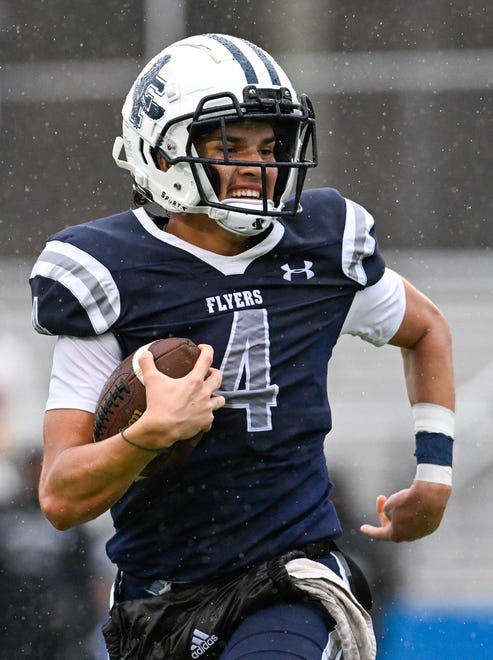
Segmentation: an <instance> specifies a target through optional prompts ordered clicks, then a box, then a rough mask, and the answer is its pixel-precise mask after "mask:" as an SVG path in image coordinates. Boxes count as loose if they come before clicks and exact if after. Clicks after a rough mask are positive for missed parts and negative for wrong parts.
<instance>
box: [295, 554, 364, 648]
mask: <svg viewBox="0 0 493 660" xmlns="http://www.w3.org/2000/svg"><path fill="white" fill-rule="evenodd" d="M286 570H287V571H288V573H289V575H290V576H291V578H292V580H293V582H294V584H295V585H296V586H297V587H298V588H299V589H302V590H303V591H306V592H307V593H309V594H311V595H312V596H314V597H315V598H317V599H318V600H319V601H320V602H321V603H322V605H324V607H325V608H326V609H327V611H328V612H329V614H330V615H331V616H332V617H333V619H334V620H335V622H336V630H337V632H338V634H339V637H340V640H341V646H342V652H343V657H344V660H375V658H376V655H377V650H376V647H377V645H376V641H375V633H374V632H373V624H372V620H371V617H370V615H369V614H368V612H367V611H366V610H365V609H364V607H362V605H360V603H359V602H358V600H357V599H356V598H355V597H354V596H353V594H352V593H351V592H350V591H349V589H348V588H347V587H346V585H345V584H344V582H343V581H342V580H341V578H340V577H339V576H338V575H337V574H336V573H334V571H332V570H331V569H330V568H328V567H327V566H324V565H323V564H319V563H318V562H316V561H312V560H311V559H292V560H291V561H289V562H288V563H287V564H286Z"/></svg>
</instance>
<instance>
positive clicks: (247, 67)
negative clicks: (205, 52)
mask: <svg viewBox="0 0 493 660" xmlns="http://www.w3.org/2000/svg"><path fill="white" fill-rule="evenodd" d="M207 36H208V37H209V38H210V39H214V41H217V42H219V43H220V44H222V45H223V46H225V47H226V48H227V49H228V50H229V52H230V53H231V55H233V57H234V58H235V60H236V61H237V62H238V64H239V65H240V66H241V68H242V69H243V72H244V74H245V78H246V81H247V83H248V84H249V85H256V84H258V78H257V74H256V73H255V69H254V68H253V65H252V63H251V62H250V60H249V59H248V58H247V56H246V55H245V54H244V53H242V52H241V50H240V49H239V48H238V46H235V44H234V43H233V42H232V41H230V40H229V39H226V38H225V37H223V36H222V35H220V34H208V35H207Z"/></svg>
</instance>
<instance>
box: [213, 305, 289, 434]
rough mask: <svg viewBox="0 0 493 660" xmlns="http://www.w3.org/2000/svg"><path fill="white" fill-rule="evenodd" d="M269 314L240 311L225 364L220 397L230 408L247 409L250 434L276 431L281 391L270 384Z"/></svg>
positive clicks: (257, 310)
mask: <svg viewBox="0 0 493 660" xmlns="http://www.w3.org/2000/svg"><path fill="white" fill-rule="evenodd" d="M269 348H270V340H269V323H268V319H267V310H265V309H249V310H242V311H237V312H235V313H234V316H233V325H232V327H231V334H230V336H229V341H228V346H227V348H226V352H225V354H224V357H223V361H222V364H221V371H222V373H223V382H222V387H221V391H220V394H222V395H223V396H224V397H225V398H226V407H227V408H245V411H246V416H247V428H248V431H270V430H271V429H272V418H271V408H272V406H276V405H277V393H278V391H279V387H278V386H277V385H274V384H272V383H271V382H270V351H269Z"/></svg>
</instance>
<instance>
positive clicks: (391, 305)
mask: <svg viewBox="0 0 493 660" xmlns="http://www.w3.org/2000/svg"><path fill="white" fill-rule="evenodd" d="M405 310H406V293H405V290H404V283H403V281H402V278H401V277H400V275H398V274H397V273H396V272H395V271H393V270H391V269H390V268H386V269H385V272H384V274H383V276H382V277H381V278H380V279H379V280H378V282H377V283H376V284H373V286H369V287H367V288H366V289H362V290H361V291H358V292H357V293H356V295H355V296H354V300H353V302H352V305H351V307H350V309H349V312H348V315H347V316H346V320H345V321H344V325H343V326H342V330H341V335H344V334H347V335H356V336H358V337H361V338H362V339H364V340H365V341H368V342H370V343H371V344H374V345H375V346H383V345H384V344H386V343H387V342H388V341H389V340H390V339H392V337H393V336H394V335H395V333H396V332H397V330H398V329H399V327H400V325H401V323H402V319H403V318H404V312H405Z"/></svg>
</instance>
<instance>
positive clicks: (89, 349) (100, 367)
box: [46, 333, 121, 412]
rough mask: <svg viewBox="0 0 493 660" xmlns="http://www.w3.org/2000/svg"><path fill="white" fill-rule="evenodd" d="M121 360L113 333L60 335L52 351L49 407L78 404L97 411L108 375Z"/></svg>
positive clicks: (79, 407) (76, 405)
mask: <svg viewBox="0 0 493 660" xmlns="http://www.w3.org/2000/svg"><path fill="white" fill-rule="evenodd" d="M120 361H121V350H120V346H119V344H118V342H117V340H116V339H115V337H114V336H113V335H112V334H111V333H106V334H103V335H99V336H97V337H88V338H79V337H59V338H58V341H57V343H56V344H55V350H54V352H53V367H52V371H51V380H50V388H49V394H48V401H47V403H46V410H52V409H54V408H76V409H77V410H86V411H87V412H94V410H95V409H96V403H97V401H98V398H99V394H100V392H101V389H102V387H103V385H104V383H105V382H106V379H107V378H108V376H109V375H110V374H111V372H112V371H113V370H114V369H115V367H116V366H117V365H118V364H119V363H120Z"/></svg>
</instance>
